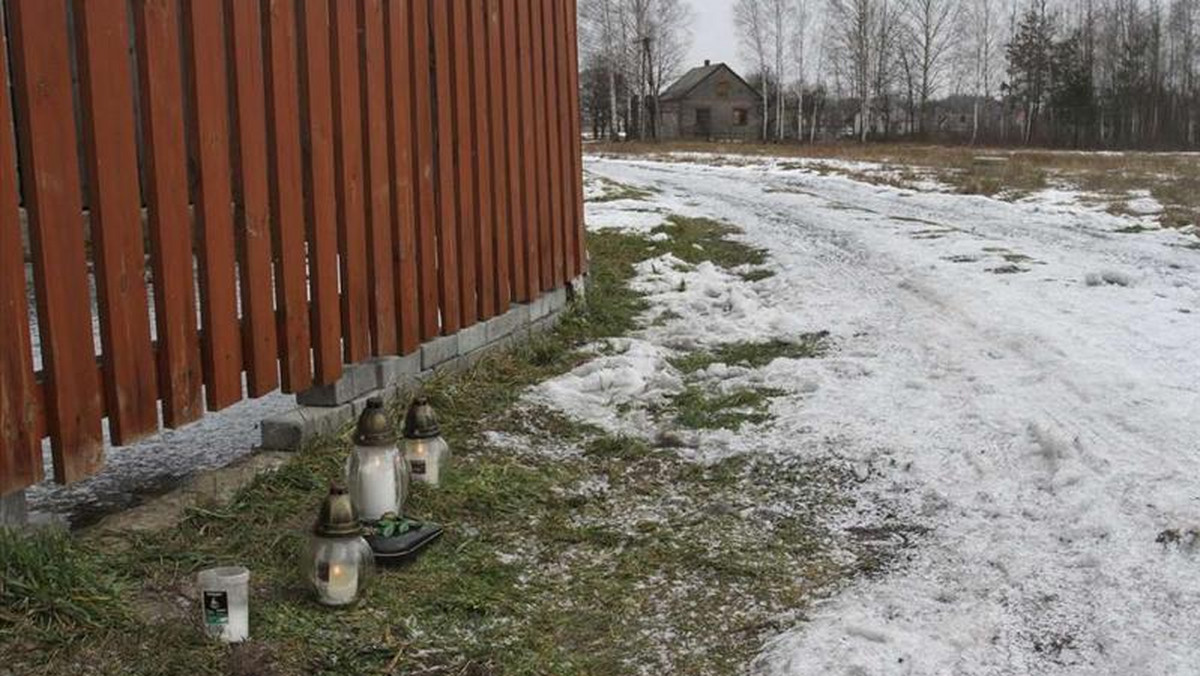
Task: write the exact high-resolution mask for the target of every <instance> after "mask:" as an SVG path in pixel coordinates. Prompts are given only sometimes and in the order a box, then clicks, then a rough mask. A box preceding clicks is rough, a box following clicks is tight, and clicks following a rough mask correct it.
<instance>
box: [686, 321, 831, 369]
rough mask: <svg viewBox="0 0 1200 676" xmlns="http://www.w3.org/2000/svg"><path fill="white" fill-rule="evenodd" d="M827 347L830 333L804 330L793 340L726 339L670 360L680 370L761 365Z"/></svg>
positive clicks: (809, 354)
mask: <svg viewBox="0 0 1200 676" xmlns="http://www.w3.org/2000/svg"><path fill="white" fill-rule="evenodd" d="M828 351H829V333H828V332H827V331H819V332H817V333H806V334H803V335H801V336H799V337H798V338H797V339H796V340H795V341H785V340H772V341H769V342H765V343H752V342H737V343H725V344H724V345H720V346H718V347H715V348H713V349H712V350H704V351H697V352H691V353H688V354H686V355H684V356H682V357H678V358H676V359H672V360H671V364H672V365H673V366H675V368H677V369H679V370H680V371H682V372H683V373H695V372H696V371H702V370H704V369H706V368H708V367H709V366H711V365H713V364H728V365H730V366H746V367H749V368H755V369H756V368H762V367H763V366H766V365H767V364H770V363H771V362H773V361H775V360H776V359H782V358H786V359H813V358H816V357H820V356H822V355H824V354H825V353H826V352H828Z"/></svg>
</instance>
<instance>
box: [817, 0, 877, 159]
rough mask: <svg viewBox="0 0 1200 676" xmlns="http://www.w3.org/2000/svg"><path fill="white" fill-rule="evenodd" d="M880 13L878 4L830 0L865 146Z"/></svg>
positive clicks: (838, 46) (873, 0)
mask: <svg viewBox="0 0 1200 676" xmlns="http://www.w3.org/2000/svg"><path fill="white" fill-rule="evenodd" d="M878 13H879V8H878V3H877V2H876V0H829V15H830V16H829V21H830V28H831V31H832V38H833V41H834V45H835V48H836V49H837V50H838V52H839V54H840V56H841V60H842V61H843V62H844V66H845V73H846V75H847V76H848V79H849V80H850V87H851V90H852V92H853V96H854V97H855V98H856V99H857V100H858V106H859V127H860V128H859V134H860V138H861V140H862V141H864V142H865V141H866V140H867V130H868V127H869V124H870V119H871V83H872V63H873V61H874V53H873V52H874V47H875V40H876V35H875V30H874V29H875V23H876V21H877V20H878Z"/></svg>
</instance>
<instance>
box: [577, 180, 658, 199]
mask: <svg viewBox="0 0 1200 676" xmlns="http://www.w3.org/2000/svg"><path fill="white" fill-rule="evenodd" d="M598 180H599V181H600V185H602V186H603V187H604V192H603V193H602V194H600V195H598V196H596V197H592V198H591V199H589V200H588V201H589V202H595V203H602V202H616V201H618V200H637V201H647V200H650V199H652V198H653V197H654V196H655V195H657V194H658V193H659V192H661V191H660V190H658V189H657V188H650V187H638V186H632V185H627V184H625V183H618V182H616V181H613V180H611V179H607V178H600V179H598Z"/></svg>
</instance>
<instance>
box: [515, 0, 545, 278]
mask: <svg viewBox="0 0 1200 676" xmlns="http://www.w3.org/2000/svg"><path fill="white" fill-rule="evenodd" d="M516 4H517V28H518V31H519V33H518V36H517V44H518V46H519V49H520V63H521V72H520V81H521V94H520V96H519V97H518V100H519V102H520V107H519V108H518V112H517V120H518V124H519V125H520V127H521V133H522V137H521V165H522V166H523V168H524V177H523V178H522V181H521V185H522V190H523V193H524V194H523V197H522V199H523V200H524V203H525V209H524V212H525V221H524V222H525V226H524V232H523V237H524V240H525V293H526V295H527V297H528V298H531V299H532V298H534V297H536V296H537V295H538V293H540V292H541V289H542V284H541V260H540V257H539V252H538V242H539V239H540V232H541V218H542V210H541V208H540V207H539V201H538V200H539V191H538V182H539V181H540V176H539V174H540V172H539V171H538V164H539V162H538V150H537V148H538V144H537V137H538V125H537V108H538V107H537V105H536V95H537V92H536V90H535V89H534V80H535V78H534V76H533V68H534V51H533V47H534V44H533V43H534V41H533V39H532V38H531V37H530V35H531V32H530V26H531V22H532V21H533V12H532V11H531V7H530V3H528V2H524V1H523V0H516Z"/></svg>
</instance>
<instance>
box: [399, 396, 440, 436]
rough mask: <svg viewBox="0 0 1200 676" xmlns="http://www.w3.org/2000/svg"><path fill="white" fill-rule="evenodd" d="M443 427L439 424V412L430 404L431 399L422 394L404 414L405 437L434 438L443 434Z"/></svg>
mask: <svg viewBox="0 0 1200 676" xmlns="http://www.w3.org/2000/svg"><path fill="white" fill-rule="evenodd" d="M441 434H442V428H441V427H440V426H439V425H438V421H437V414H435V413H434V412H433V407H432V406H430V405H429V399H428V398H427V397H424V396H421V397H417V398H416V399H414V400H413V403H412V406H409V407H408V414H407V415H405V416H404V438H405V439H432V438H433V437H436V436H441Z"/></svg>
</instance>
